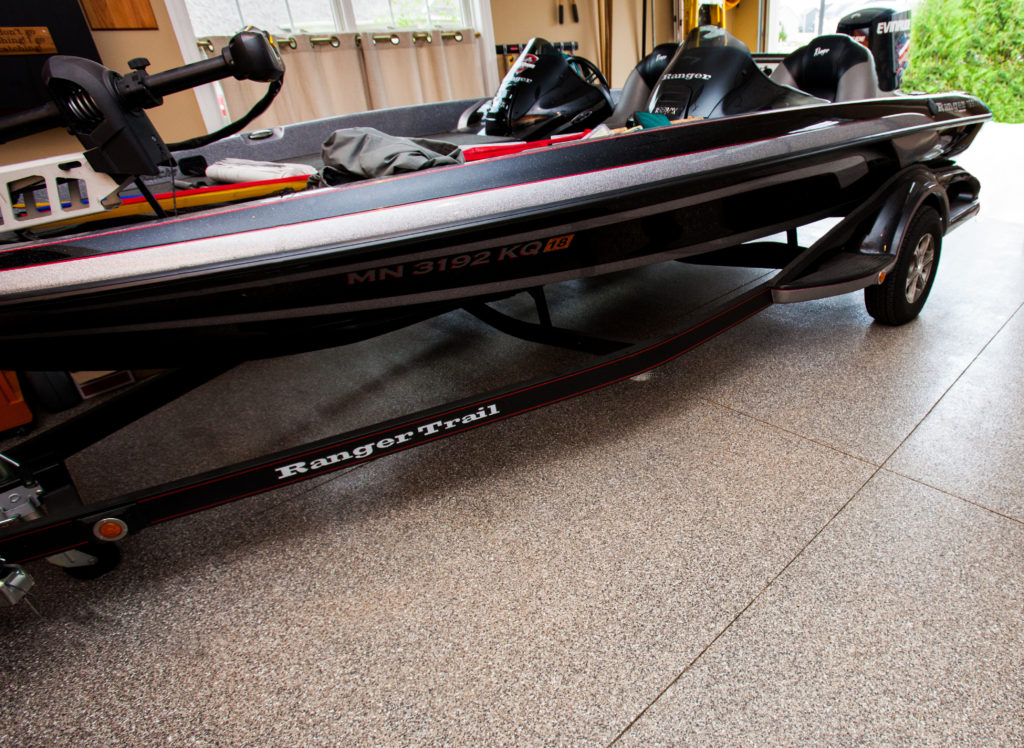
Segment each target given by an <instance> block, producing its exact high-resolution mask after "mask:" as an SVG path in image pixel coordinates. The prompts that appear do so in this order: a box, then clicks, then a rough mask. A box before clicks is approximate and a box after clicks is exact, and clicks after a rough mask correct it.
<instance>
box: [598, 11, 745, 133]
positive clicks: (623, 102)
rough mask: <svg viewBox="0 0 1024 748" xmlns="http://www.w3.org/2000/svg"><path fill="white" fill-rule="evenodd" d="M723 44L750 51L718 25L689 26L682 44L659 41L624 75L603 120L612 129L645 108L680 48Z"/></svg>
mask: <svg viewBox="0 0 1024 748" xmlns="http://www.w3.org/2000/svg"><path fill="white" fill-rule="evenodd" d="M726 46H728V47H733V48H735V49H740V50H742V51H743V52H749V50H748V49H747V45H746V44H744V43H743V42H741V41H740V40H739V39H737V38H736V37H734V36H732V35H731V34H729V33H728V32H727V31H725V30H724V29H721V28H719V27H717V26H698V27H697V28H695V29H691V30H690V33H689V34H688V35H687V36H686V39H685V41H683V43H682V44H676V43H675V42H667V43H665V44H659V45H658V46H657V47H655V48H654V49H653V50H652V51H651V53H650V54H649V55H647V56H646V57H645V58H644V59H642V60H640V62H638V63H637V66H636V67H635V68H633V70H632V72H630V74H629V77H628V78H626V85H624V86H623V87H622V93H621V94H620V95H619V99H618V101H616V102H615V108H614V110H613V111H612V113H611V115H610V116H609V117H608V118H607V119H606V120H605V121H604V124H606V125H608V127H611V128H612V129H614V128H616V127H624V126H625V125H626V121H627V120H628V119H629V118H630V117H631V116H632V115H633V114H635V113H636V112H645V111H647V107H648V105H649V104H650V101H651V92H653V91H654V88H655V86H656V85H657V83H658V80H659V79H660V78H661V74H662V73H664V72H665V68H667V67H668V65H669V63H670V62H671V61H672V58H673V57H675V55H676V53H677V52H678V51H679V49H680V48H684V49H696V48H707V47H726Z"/></svg>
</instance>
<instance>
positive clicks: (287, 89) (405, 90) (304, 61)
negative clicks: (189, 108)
mask: <svg viewBox="0 0 1024 748" xmlns="http://www.w3.org/2000/svg"><path fill="white" fill-rule="evenodd" d="M210 42H212V45H211V46H210V47H206V49H207V55H208V56H209V55H211V54H219V52H220V50H221V49H222V48H223V47H224V46H226V44H227V42H228V38H227V37H211V38H210ZM277 44H278V48H279V49H280V50H281V57H282V58H283V59H284V64H285V76H284V87H283V88H282V90H281V92H280V93H279V94H278V96H277V98H276V99H275V100H274V103H273V104H272V105H271V107H270V109H268V110H267V111H266V112H265V113H264V114H262V115H260V117H258V118H257V119H256V120H255V121H254V122H253V123H252V125H251V128H252V129H259V128H264V127H273V126H275V125H284V124H288V123H291V122H301V121H303V120H309V119H318V118H321V117H330V116H333V115H337V114H347V113H349V112H359V111H365V110H367V109H383V108H386V107H395V106H405V105H409V104H423V103H428V102H434V101H447V100H451V99H464V98H473V97H484V96H489V95H490V94H491V93H492V92H488V91H487V90H486V83H485V81H484V73H483V64H484V60H492V59H493V55H491V56H485V55H483V54H481V48H480V42H479V40H478V39H477V37H476V35H475V33H474V32H473V31H472V30H470V29H464V30H461V31H445V32H441V31H437V30H435V31H430V32H412V31H404V32H395V33H377V34H370V33H363V34H359V35H356V34H340V33H335V34H330V35H322V36H316V35H313V36H311V35H307V34H296V35H295V36H292V37H288V38H287V39H284V38H278V39H277ZM211 48H212V50H214V51H213V52H211V51H210V50H211ZM220 86H221V89H222V91H223V94H224V104H225V106H226V108H227V111H228V115H229V117H230V119H237V118H238V117H241V116H242V115H243V114H245V112H247V111H248V110H249V109H250V108H251V107H252V106H253V104H255V103H256V102H257V101H259V100H260V99H261V98H262V97H263V94H264V93H265V91H266V84H263V83H253V82H251V81H236V80H232V79H227V80H223V81H221V83H220Z"/></svg>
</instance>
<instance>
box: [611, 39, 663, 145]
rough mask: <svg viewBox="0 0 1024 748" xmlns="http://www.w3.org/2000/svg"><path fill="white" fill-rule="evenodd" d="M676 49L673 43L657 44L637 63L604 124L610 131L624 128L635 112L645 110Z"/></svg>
mask: <svg viewBox="0 0 1024 748" xmlns="http://www.w3.org/2000/svg"><path fill="white" fill-rule="evenodd" d="M677 49H679V45H678V44H676V43H675V42H668V43H667V44H659V45H658V46H657V47H655V48H654V50H653V51H652V52H651V53H650V54H649V55H647V56H646V57H645V58H644V59H642V60H640V62H638V63H637V65H636V67H635V68H633V70H632V71H631V72H630V74H629V77H628V78H626V84H625V85H624V86H623V87H622V93H621V94H619V99H618V101H616V102H615V109H614V110H612V113H611V115H609V117H608V119H606V120H605V121H604V124H606V125H608V127H610V128H612V129H615V128H616V127H625V125H626V120H628V119H629V118H630V117H631V116H632V115H633V114H634V113H635V112H639V111H645V110H646V109H647V102H648V100H649V99H650V98H651V91H653V90H654V86H655V84H656V83H657V82H658V78H660V77H661V74H662V73H663V72H664V71H665V67H666V66H667V65H668V62H669V60H671V59H672V57H673V55H675V53H676V50H677Z"/></svg>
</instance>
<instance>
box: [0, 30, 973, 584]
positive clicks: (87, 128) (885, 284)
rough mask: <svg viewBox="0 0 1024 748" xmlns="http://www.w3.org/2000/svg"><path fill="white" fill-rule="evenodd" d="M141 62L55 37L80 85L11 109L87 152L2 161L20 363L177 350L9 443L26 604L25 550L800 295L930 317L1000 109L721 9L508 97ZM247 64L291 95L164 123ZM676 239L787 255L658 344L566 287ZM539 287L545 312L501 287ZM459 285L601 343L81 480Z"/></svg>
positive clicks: (425, 310) (10, 574)
mask: <svg viewBox="0 0 1024 748" xmlns="http://www.w3.org/2000/svg"><path fill="white" fill-rule="evenodd" d="M144 62H145V61H144V60H139V61H133V63H132V67H133V72H132V73H129V74H128V75H126V76H123V77H122V76H119V75H117V74H115V73H113V72H111V71H110V70H107V69H105V68H103V67H101V66H98V65H96V64H95V63H88V62H86V61H82V60H75V59H68V58H53V59H51V61H50V63H49V64H48V67H47V69H46V71H45V73H46V76H47V84H48V88H49V90H50V92H51V93H52V95H53V102H52V104H49V105H47V106H44V107H41V108H40V109H37V110H32V111H29V112H26V113H24V114H22V115H19V116H17V117H16V118H14V119H9V120H7V121H5V122H2V123H0V133H2V134H3V137H4V138H8V139H9V138H11V137H16V136H18V135H22V134H26V133H29V132H33V131H35V130H38V129H41V128H44V127H50V126H53V125H54V124H64V125H66V126H68V127H69V129H70V130H71V131H72V132H73V133H75V134H76V135H77V136H78V137H79V139H80V140H81V142H82V144H83V146H84V147H85V149H86V150H85V152H84V153H78V154H70V155H65V156H60V157H57V158H54V159H48V160H43V161H39V162H33V163H28V164H19V165H14V166H10V167H3V168H2V170H0V178H2V179H3V180H4V182H5V184H6V186H5V187H4V189H2V190H0V208H2V220H3V224H2V226H0V230H3V231H4V232H6V234H5V238H6V239H5V243H3V244H0V369H16V370H22V371H25V370H29V371H33V370H35V371H37V372H38V370H43V371H47V370H74V369H117V368H174V369H176V370H175V371H171V372H168V373H165V374H163V375H161V376H158V377H154V378H151V379H149V380H147V381H145V382H143V383H142V384H141V385H137V386H136V387H133V388H131V389H129V390H127V391H126V392H125V393H124V394H122V395H119V396H117V397H115V398H112V399H110V400H106V401H104V402H102V403H100V404H99V405H98V406H96V407H93V408H91V409H88V410H85V411H84V412H83V413H81V414H80V415H78V416H76V417H75V418H72V419H70V420H68V421H65V422H63V423H61V424H59V425H57V426H55V427H52V428H50V429H49V430H47V431H45V432H43V433H41V434H39V435H36V436H33V437H32V438H31V439H29V440H27V441H25V442H22V443H21V444H18V445H16V446H15V447H13V448H12V449H9V450H6V451H5V454H3V455H0V604H2V603H4V602H5V601H6V602H9V603H14V602H17V601H18V600H20V599H22V598H23V597H24V595H25V593H26V592H27V591H28V589H29V588H30V587H31V585H32V578H31V576H30V575H29V574H28V572H27V571H26V570H25V569H24V568H23V567H22V566H21V563H23V562H27V561H31V560H33V559H39V558H47V559H49V560H51V561H52V562H54V563H57V564H59V565H61V566H65V567H69V569H68V570H69V572H71V573H73V574H74V575H76V576H85V577H91V576H96V575H98V574H101V573H103V572H104V571H106V570H107V569H109V568H112V566H113V565H114V564H115V563H116V561H117V558H118V554H119V551H118V550H117V549H118V546H117V545H116V543H114V542H113V541H117V540H120V539H121V538H123V537H125V536H126V535H127V534H129V533H134V532H137V531H139V530H142V529H144V528H146V527H149V526H151V525H153V524H157V523H160V522H164V521H166V520H169V519H173V518H176V517H181V516H184V515H187V514H190V513H193V512H197V511H200V510H202V509H206V508H209V507H213V506H219V505H222V504H224V503H226V502H230V501H234V500H237V499H242V498H245V497H247V496H252V495H254V494H257V493H260V492H263V491H269V490H273V489H275V488H279V487H282V486H285V485H290V484H292V483H295V482H296V481H300V480H304V479H306V478H312V477H317V476H321V475H324V474H325V473H328V472H331V471H334V470H341V469H344V468H347V467H351V466H354V465H358V464H362V463H365V462H367V461H369V460H373V459H377V458H379V457H383V456H386V455H389V454H393V453H395V452H397V451H401V450H405V449H409V448H412V447H415V446H418V445H421V444H426V443H429V442H433V441H435V440H437V439H440V438H444V437H447V436H451V435H453V434H459V433H462V432H465V431H467V430H469V429H473V428H476V427H479V426H483V425H487V424H489V423H495V422H497V421H500V420H503V419H505V418H508V417H511V416H514V415H517V414H520V413H525V412H528V411H531V410H533V409H535V408H538V407H542V406H544V405H548V404H551V403H555V402H560V401H562V400H565V399H566V398H569V397H573V396H575V395H580V394H583V393H586V392H590V391H592V390H594V389H597V388H599V387H603V386H605V385H609V384H612V383H614V382H617V381H621V380H623V379H627V378H630V377H635V376H636V375H638V374H640V373H642V372H645V371H647V370H649V369H651V368H654V367H655V366H659V365H661V364H663V363H666V362H667V361H670V360H672V359H674V358H675V357H677V356H679V355H682V354H683V353H685V352H686V351H688V350H691V349H692V348H693V347H695V346H697V345H699V344H700V343H702V342H703V341H705V340H708V339H710V338H711V337H713V336H715V335H718V334H719V333H722V332H724V331H725V330H727V329H729V328H730V327H732V326H733V325H736V324H738V323H740V322H742V321H743V320H744V319H747V318H748V317H750V316H751V315H753V314H756V313H758V312H759V311H761V310H763V309H765V308H767V307H768V306H770V305H771V304H773V303H777V302H792V301H803V300H807V299H814V298H821V297H826V296H830V295H835V294H840V293H847V292H850V291H855V290H859V289H864V296H865V303H866V305H867V308H868V311H869V313H870V314H871V315H872V316H873V317H875V319H877V320H879V321H880V322H883V323H886V324H902V323H904V322H908V321H910V320H912V319H913V318H914V317H915V316H916V315H917V314H918V313H919V312H920V311H921V308H922V307H923V305H924V303H925V300H926V299H927V297H928V292H929V289H930V288H931V285H932V282H933V281H934V279H935V272H936V268H937V265H938V260H939V251H940V245H941V239H942V236H943V235H944V234H945V233H946V232H948V231H949V230H951V229H953V228H954V227H956V226H957V225H959V224H960V223H961V222H963V221H964V220H965V219H967V218H969V217H970V216H972V215H973V214H974V213H975V212H976V211H977V210H978V207H979V202H978V191H979V184H978V181H977V180H976V179H975V178H974V177H972V176H971V175H970V174H968V173H967V172H965V171H963V170H962V169H960V168H959V167H958V166H957V165H956V164H955V163H954V162H953V160H952V158H953V157H954V156H956V155H957V154H958V153H960V152H961V151H963V150H964V149H965V148H967V147H968V145H970V143H971V141H972V139H973V138H974V137H975V135H976V133H977V131H978V129H979V128H980V126H981V124H982V123H983V122H984V121H985V120H987V119H989V118H990V114H989V111H988V109H987V108H986V107H985V106H984V105H983V104H982V103H981V102H980V101H978V100H977V99H975V98H973V97H971V96H968V95H965V94H956V93H954V94H944V95H903V94H898V93H893V92H891V91H885V90H882V88H881V87H880V86H879V84H878V78H877V76H876V72H875V65H874V64H873V61H872V57H871V53H870V52H869V51H868V50H867V49H866V48H865V47H863V46H861V45H859V44H857V43H856V42H854V41H853V40H852V38H850V37H848V36H844V35H838V34H837V35H829V36H825V37H820V38H819V39H816V40H815V41H813V42H811V44H809V45H807V47H804V48H802V49H801V50H798V51H797V52H795V53H793V54H792V55H790V56H788V57H786V58H785V59H783V60H781V62H780V63H779V64H778V66H777V67H776V68H775V69H774V70H773V71H771V73H770V75H769V74H766V72H765V71H764V70H762V68H761V65H760V64H759V62H760V61H758V60H755V58H754V57H752V56H751V55H750V53H749V52H748V51H747V49H746V48H745V47H744V46H743V45H742V44H741V43H740V42H738V41H737V40H735V39H733V38H732V37H730V36H729V35H728V34H726V33H725V32H723V31H721V30H720V29H716V28H713V27H712V28H704V29H700V30H698V31H697V32H696V33H695V34H694V35H692V37H691V38H689V39H688V40H687V42H686V43H685V44H682V45H663V46H661V47H658V48H656V49H655V50H654V52H652V53H651V55H649V56H648V57H646V58H645V59H644V60H642V61H641V62H640V64H638V65H637V67H636V69H635V70H634V71H633V73H632V74H631V75H630V77H629V79H628V80H627V81H626V84H625V86H624V87H623V89H622V90H621V91H616V92H611V91H609V90H608V87H607V85H606V84H605V83H604V81H603V80H602V79H601V77H600V75H599V73H598V72H597V71H596V70H595V69H594V68H593V66H591V65H589V64H588V63H586V61H584V60H582V59H580V58H569V57H566V56H565V55H562V54H561V53H560V52H558V51H557V50H556V49H555V48H554V47H553V46H552V45H549V44H547V43H546V42H544V41H543V40H534V41H533V42H532V43H531V44H530V45H528V46H527V48H526V49H525V50H524V52H523V54H522V55H521V56H520V58H519V59H518V61H517V62H516V64H515V65H514V67H513V68H512V70H511V71H510V73H509V74H508V75H507V76H506V78H505V79H504V81H503V82H502V85H501V89H500V90H499V91H498V93H497V95H496V96H495V97H493V98H492V99H488V100H486V101H484V102H478V101H461V102H446V103H440V104H430V105H425V106H420V107H410V108H405V109H393V110H388V111H382V112H370V113H366V114H357V115H348V116H344V117H337V118H332V119H327V120H320V121H316V122H308V123H302V124H296V125H289V126H286V127H276V128H272V129H270V130H262V131H255V132H248V133H241V134H239V133H240V132H241V130H242V129H244V127H245V125H246V124H248V122H249V121H251V120H252V118H253V117H255V116H256V114H258V113H259V111H260V110H261V109H265V107H266V105H267V104H268V102H269V100H270V99H271V98H272V97H273V95H274V93H275V92H276V89H278V88H279V87H280V84H281V78H282V75H283V66H282V65H281V61H280V57H279V56H278V55H277V52H276V49H275V48H274V46H273V45H272V44H271V43H270V40H269V38H268V37H267V36H266V35H264V34H262V33H259V32H251V31H250V32H243V33H242V34H240V35H239V36H237V37H235V38H234V39H233V40H232V41H231V43H230V44H229V45H228V47H226V48H225V49H224V50H223V52H222V54H221V55H220V57H218V58H215V59H211V60H208V61H205V62H202V63H196V64H194V65H187V66H185V67H183V68H180V69H177V70H172V71H167V72H165V73H158V74H154V75H149V74H147V73H146V71H145V64H144ZM228 75H231V76H235V77H237V78H243V79H245V78H248V79H253V80H258V81H266V82H267V83H268V84H269V85H268V93H267V96H265V97H264V99H263V101H262V102H261V103H260V104H258V105H257V106H256V107H254V109H253V111H252V112H250V113H249V115H246V116H245V117H243V118H242V119H241V120H239V122H238V123H235V124H234V125H232V126H229V128H228V129H227V131H218V132H216V133H213V134H211V135H210V136H207V137H204V138H200V139H196V140H194V141H191V142H187V143H179V144H172V145H170V146H168V145H167V144H165V143H164V142H163V141H162V140H161V139H160V138H159V136H158V135H157V133H156V131H155V130H154V129H153V127H152V125H151V124H150V123H149V121H148V119H147V117H146V115H145V111H144V110H145V109H146V108H149V107H152V106H157V105H158V104H159V103H160V100H161V97H162V96H164V95H167V94H169V93H173V92H174V91H179V90H183V89H186V88H189V87H191V86H194V85H198V84H200V83H207V82H210V81H213V80H216V79H218V78H222V77H225V76H228ZM172 153H173V154H174V155H172ZM311 173H314V174H313V176H309V175H310V174H311ZM232 175H234V176H232ZM246 175H247V176H246ZM186 177H187V178H188V180H194V181H182V180H183V179H184V178H186ZM211 177H213V178H216V179H218V180H220V181H221V182H227V183H220V184H210V183H208V181H207V180H209V179H210V178H211ZM232 180H233V181H232ZM308 184H312V185H314V186H313V187H308V188H307V185H308ZM826 218H827V219H833V220H832V221H831V222H830V225H831V227H830V228H827V230H825V233H824V234H823V235H821V236H820V238H818V239H816V240H815V241H814V242H813V243H811V244H810V246H802V245H801V243H800V239H799V235H798V230H799V229H801V228H802V227H804V226H806V225H807V224H809V223H812V222H817V221H819V220H820V219H826ZM805 233H806V232H805ZM812 233H813V232H812ZM783 234H784V235H785V240H780V239H779V238H777V237H776V236H775V235H779V236H782V235H783ZM668 261H684V262H687V263H704V264H710V265H732V266H740V267H756V268H768V269H774V270H777V272H775V273H771V272H767V273H764V274H762V276H761V280H758V281H755V282H753V283H752V284H748V285H747V286H746V287H743V288H741V289H738V290H737V292H736V293H735V294H734V295H733V296H732V297H731V298H728V299H718V300H716V301H715V302H714V304H713V305H712V306H713V308H711V309H710V311H707V313H706V314H703V315H702V317H701V318H700V319H696V320H687V321H686V322H685V324H682V325H681V326H680V327H679V328H678V329H677V330H674V331H672V332H671V333H669V334H666V335H663V336H661V337H659V338H655V339H651V340H647V341H642V342H638V343H634V344H628V343H622V342H619V341H613V340H607V339H603V338H599V337H593V336H591V335H589V334H583V333H579V332H578V331H572V330H565V329H562V328H558V327H556V326H554V325H553V324H552V323H551V317H550V315H549V314H548V309H547V304H546V301H545V296H544V291H543V289H544V286H546V285H547V284H552V283H556V282H560V281H567V280H571V279H577V278H583V277H587V276H596V275H599V274H607V273H612V272H615V271H619V270H623V269H627V268H633V267H637V266H641V265H654V264H656V263H663V262H668ZM524 291H525V292H528V293H530V295H531V296H532V297H533V299H534V301H535V302H536V305H537V317H538V322H526V321H523V320H520V319H517V318H515V317H512V316H509V315H507V314H504V313H502V312H500V311H498V309H496V308H495V307H493V306H491V305H490V303H489V302H491V301H494V300H497V299H500V298H502V297H505V296H509V295H512V294H517V293H520V292H524ZM459 308H461V309H465V310H466V311H469V312H471V313H472V314H474V315H476V316H477V317H478V318H479V319H481V320H483V321H484V322H486V323H488V324H490V325H491V326H493V327H495V328H497V329H498V330H500V331H503V332H507V333H511V334H513V335H517V336H519V337H522V338H525V339H528V340H532V341H536V342H541V343H545V344H553V345H559V346H564V347H569V348H573V349H576V350H579V351H584V352H589V353H592V354H595V356H596V358H592V359H590V360H588V361H587V363H586V364H584V365H582V366H580V367H578V368H575V369H572V370H569V371H564V372H558V373H557V374H554V375H552V376H548V377H540V378H537V379H534V380H530V381H528V382H521V383H516V384H513V385H510V386H506V387H504V388H502V389H499V390H494V391H490V392H486V393H482V394H478V395H475V396H471V397H466V398H463V399H460V400H456V401H453V402H450V403H446V404H443V405H439V406H435V407H431V408H428V409H425V410H422V411H419V412H416V413H412V414H409V415H405V416H401V417H397V418H392V419H390V420H386V421H382V422H380V423H377V424H372V425H369V426H365V427H362V428H359V429H355V430H353V431H348V432H346V433H343V434H338V435H335V436H332V437H329V438H326V439H321V440H319V441H316V442H313V443H310V444H304V445H300V446H295V447H289V448H287V449H284V450H282V451H280V452H277V453H275V454H271V455H265V456H263V457H260V458H256V459H252V460H249V461H247V462H243V463H239V464H235V465H229V466H226V467H223V468H220V469H217V470H212V471H209V472H205V473H202V474H200V475H195V476H192V477H189V478H183V479H180V480H176V481H174V482H171V483H167V484H163V485H159V486H153V487H150V488H147V489H143V490H141V491H135V492H132V493H130V494H126V495H124V496H120V497H114V498H110V499H104V500H101V501H98V502H91V503H85V502H83V501H82V499H81V497H80V496H79V494H78V491H77V489H76V488H75V486H74V482H73V480H72V479H71V477H70V474H69V471H68V469H67V466H66V462H65V461H66V460H67V458H68V457H70V456H71V455H73V454H75V453H76V452H79V451H81V450H82V449H83V448H85V447H86V446H88V445H89V444H92V443H95V442H96V441H98V440H100V439H102V438H104V437H105V436H107V435H109V434H111V433H113V432H114V431H117V430H119V429H120V428H122V427H124V426H126V425H127V424H129V423H131V422H133V421H134V420H137V419H138V418H140V417H142V416H144V415H145V414H146V413H149V412H151V411H152V410H154V409H156V408H158V407H160V406H161V405H163V404H165V403H167V402H169V401H171V400H173V399H175V398H176V397H179V396H180V395H182V394H184V393H185V392H187V391H189V390H190V389H192V388H195V387H197V386H199V385H200V384H202V383H203V382H205V381H208V380H209V379H210V378H212V377H215V376H217V375H218V374H219V373H220V372H222V371H224V370H225V369H226V368H228V367H230V366H231V365H232V364H234V363H237V362H239V361H242V360H246V359H251V358H257V357H264V356H273V355H281V354H288V353H294V352H299V351H304V350H310V349H317V348H322V347H327V346H335V345H340V344H344V343H348V342H352V341H357V340H361V339H364V338H368V337H372V336H374V335H378V334H380V333H384V332H387V331H389V330H393V329H396V328H399V327H401V326H403V325H408V324H412V323H414V322H417V321H420V320H423V319H426V318H429V317H432V316H434V315H438V314H442V313H445V312H448V311H450V310H454V309H459ZM121 467H122V469H125V470H133V469H138V467H137V466H135V465H132V464H125V465H123V466H121Z"/></svg>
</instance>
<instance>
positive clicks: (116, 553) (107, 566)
mask: <svg viewBox="0 0 1024 748" xmlns="http://www.w3.org/2000/svg"><path fill="white" fill-rule="evenodd" d="M76 550H79V551H81V552H82V553H86V554H88V555H90V556H93V557H94V558H95V559H96V563H95V564H91V565H89V566H67V567H64V573H66V574H67V575H68V576H69V577H73V578H74V579H83V580H90V579H99V578H100V577H102V576H103V575H104V574H106V573H107V572H109V571H113V570H114V568H115V567H116V566H117V565H118V564H119V563H120V562H121V548H120V547H119V546H118V545H116V544H115V543H101V542H97V543H89V544H88V545H84V546H82V547H81V548H78V549H76Z"/></svg>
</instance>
